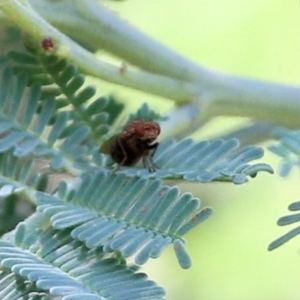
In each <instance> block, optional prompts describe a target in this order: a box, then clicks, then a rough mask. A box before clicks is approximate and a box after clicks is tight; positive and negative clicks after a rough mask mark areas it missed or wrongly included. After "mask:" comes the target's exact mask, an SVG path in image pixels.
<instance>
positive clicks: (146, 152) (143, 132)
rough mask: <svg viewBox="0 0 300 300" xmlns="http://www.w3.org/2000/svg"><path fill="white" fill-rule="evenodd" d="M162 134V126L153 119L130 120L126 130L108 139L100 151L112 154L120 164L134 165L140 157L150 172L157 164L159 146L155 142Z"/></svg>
mask: <svg viewBox="0 0 300 300" xmlns="http://www.w3.org/2000/svg"><path fill="white" fill-rule="evenodd" d="M159 134H160V126H159V125H158V124H157V123H156V122H153V121H146V120H142V119H138V120H133V121H131V122H129V123H128V124H127V126H126V128H125V130H124V131H123V132H122V133H120V134H117V135H115V136H113V137H112V138H110V139H109V140H108V141H106V142H105V143H104V144H103V145H102V146H101V148H100V152H102V153H104V154H110V155H111V157H112V159H113V160H114V161H115V162H116V163H117V164H119V165H120V166H132V165H134V164H136V163H137V162H138V161H139V160H140V159H142V160H143V164H144V167H145V168H147V169H148V170H149V172H154V171H155V169H157V166H156V165H155V163H154V162H153V155H154V153H155V151H156V149H157V147H158V142H155V140H156V138H157V136H158V135H159Z"/></svg>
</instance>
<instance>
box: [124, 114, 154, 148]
mask: <svg viewBox="0 0 300 300" xmlns="http://www.w3.org/2000/svg"><path fill="white" fill-rule="evenodd" d="M126 132H127V133H128V134H131V135H133V136H135V137H137V138H139V139H140V140H142V141H147V142H149V143H151V142H153V141H154V140H155V139H156V138H157V136H158V135H159V134H160V126H159V125H158V124H157V123H156V122H153V121H145V120H134V121H132V122H130V123H129V124H128V125H127V127H126Z"/></svg>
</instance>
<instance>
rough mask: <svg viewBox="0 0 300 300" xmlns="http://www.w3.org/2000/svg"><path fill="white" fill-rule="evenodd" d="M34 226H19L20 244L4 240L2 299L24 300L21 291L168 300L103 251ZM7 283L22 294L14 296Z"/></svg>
mask: <svg viewBox="0 0 300 300" xmlns="http://www.w3.org/2000/svg"><path fill="white" fill-rule="evenodd" d="M35 217H36V219H39V218H40V216H38V215H36V216H35ZM33 219H34V218H33ZM40 222H41V221H40ZM34 224H35V225H36V224H37V222H36V220H35V221H34V222H33V223H32V224H31V226H30V222H29V223H28V222H27V223H21V224H19V226H18V228H17V233H16V244H15V245H14V244H13V243H9V242H6V241H3V240H0V265H1V269H2V271H1V272H2V273H1V272H0V278H1V279H2V280H1V281H0V295H1V293H2V294H3V295H5V296H6V298H1V299H8V298H7V297H8V295H9V296H10V298H9V299H10V300H15V299H16V300H17V299H21V298H20V292H21V295H26V296H30V295H33V296H36V295H39V296H43V294H44V295H45V294H46V295H52V296H59V297H61V298H60V299H65V300H70V299H71V300H79V299H81V300H82V299H85V300H86V299H91V300H97V299H98V300H105V299H113V300H131V299H137V300H146V299H157V300H159V299H163V296H164V294H165V293H164V290H163V289H162V288H160V287H158V286H157V285H156V284H155V283H154V282H153V281H150V280H148V279H147V276H146V275H145V274H142V273H135V272H134V271H133V270H132V269H131V268H129V267H127V266H126V265H125V264H123V263H121V262H120V261H119V260H118V259H116V258H113V257H110V256H109V255H107V254H105V253H104V252H103V251H102V249H101V247H100V248H94V249H88V248H87V247H85V246H84V244H82V243H81V242H79V241H76V240H73V239H72V238H71V237H70V230H68V229H66V230H54V229H53V228H51V227H48V228H46V229H45V228H42V227H45V225H44V226H42V227H39V226H35V227H33V225H34ZM41 224H42V222H41ZM2 281H4V282H6V283H10V286H11V287H17V288H18V289H16V290H15V291H14V292H13V294H12V293H8V291H7V289H6V287H5V286H4V285H3V284H2ZM25 282H26V283H25ZM22 299H23V298H22ZM26 299H27V298H26ZM32 299H33V298H32ZM38 299H43V298H38ZM47 299H48V298H47Z"/></svg>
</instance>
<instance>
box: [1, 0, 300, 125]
mask: <svg viewBox="0 0 300 300" xmlns="http://www.w3.org/2000/svg"><path fill="white" fill-rule="evenodd" d="M22 3H23V4H21V2H20V1H17V0H5V1H4V0H0V9H1V10H2V11H3V12H4V14H5V15H6V17H7V18H9V19H10V20H11V21H13V22H15V23H16V24H17V25H18V26H19V27H20V28H22V29H23V30H24V31H25V32H27V33H28V34H30V35H31V36H33V37H34V38H35V39H36V40H38V41H40V43H41V42H42V40H43V39H44V38H47V37H51V38H52V39H53V41H54V43H55V49H54V53H55V54H56V55H57V56H60V57H68V59H69V60H71V61H72V62H74V63H75V64H77V65H78V66H79V67H80V68H81V69H82V70H83V71H84V72H85V73H87V74H90V75H92V76H96V77H100V78H102V79H104V80H106V81H110V82H114V83H117V84H121V85H124V86H129V87H132V88H135V89H139V90H142V91H144V92H147V93H152V94H156V95H160V96H163V97H166V98H170V99H173V100H175V101H176V103H177V104H187V103H190V102H191V101H193V100H196V101H197V103H198V105H199V106H200V113H201V114H202V116H204V117H205V118H210V117H214V116H219V115H227V116H245V117H250V118H254V119H257V120H265V121H270V122H275V123H279V124H281V125H285V126H289V127H296V126H300V118H299V111H300V89H299V88H298V87H294V86H287V85H282V84H277V83H272V82H264V81H260V80H255V79H247V78H241V77H236V76H232V75H226V74H221V73H217V72H214V71H211V70H208V69H205V68H203V67H202V66H199V65H197V64H196V63H194V62H192V61H190V60H188V59H186V58H184V57H182V56H180V55H179V54H176V53H174V52H173V51H171V50H170V49H168V48H167V47H165V46H163V45H161V44H160V43H159V42H157V41H155V40H153V39H152V38H151V37H149V36H147V35H146V34H144V33H142V32H140V31H139V30H138V29H136V28H135V27H133V26H132V25H130V24H128V23H127V22H125V21H123V20H121V19H120V18H119V17H118V16H117V15H116V14H114V13H112V12H111V11H109V10H108V9H107V8H105V7H104V6H103V5H102V4H100V3H99V2H98V1H96V0H89V1H87V0H82V1H78V0H76V1H75V0H74V1H70V0H65V1H55V2H53V1H46V0H44V1H36V0H31V3H32V4H33V6H34V7H35V8H36V9H37V10H38V11H39V13H40V14H41V15H43V16H44V17H45V19H43V18H42V17H41V16H40V15H39V14H37V13H36V12H35V11H34V10H33V9H31V8H29V7H28V6H27V5H24V1H23V2H22ZM58 9H59V10H58ZM57 11H59V12H60V13H59V14H57ZM46 19H47V20H49V21H50V22H51V23H53V24H55V25H56V26H57V27H58V28H61V29H62V30H65V31H66V32H67V33H71V31H72V35H73V36H74V34H75V35H76V37H75V38H76V39H77V40H81V42H82V41H83V39H84V42H86V43H87V44H89V45H91V43H92V44H93V46H94V49H95V48H102V49H104V50H107V51H109V52H110V53H112V54H115V55H118V56H120V57H121V58H122V59H125V60H126V61H127V62H130V63H132V64H135V65H137V66H139V67H140V68H142V69H144V70H146V71H142V70H137V69H133V68H132V67H129V66H126V65H125V67H117V66H114V65H112V64H109V63H107V62H104V61H101V60H100V59H98V58H96V57H95V56H94V55H93V54H92V53H90V52H88V51H87V50H85V49H84V48H83V47H81V46H79V45H78V44H77V43H75V42H74V41H72V40H71V39H70V38H68V37H67V36H65V35H63V34H62V33H61V32H59V31H58V30H57V29H55V28H54V27H53V26H51V25H50V24H49V23H47V21H46ZM150 72H152V73H150ZM186 122H189V121H188V120H187V121H186Z"/></svg>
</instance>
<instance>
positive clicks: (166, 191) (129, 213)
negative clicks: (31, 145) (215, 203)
mask: <svg viewBox="0 0 300 300" xmlns="http://www.w3.org/2000/svg"><path fill="white" fill-rule="evenodd" d="M37 198H38V204H39V206H38V211H40V212H41V213H43V214H44V215H46V216H47V217H49V218H50V222H51V224H52V226H53V228H55V229H65V228H72V231H71V236H72V237H73V238H75V239H77V240H80V241H82V242H84V243H85V245H86V246H87V247H88V248H94V247H100V246H103V250H104V251H106V252H112V251H119V252H121V254H122V255H123V256H124V257H129V256H131V255H135V262H136V263H137V264H143V263H145V262H146V261H147V260H148V258H149V257H152V258H157V257H158V256H160V254H161V253H162V251H163V250H164V249H165V247H166V246H168V245H169V244H171V243H173V245H174V250H175V252H176V255H177V258H178V261H179V263H180V265H181V266H182V267H183V268H188V267H190V265H191V261H190V258H189V256H188V254H187V253H186V250H185V248H184V244H183V243H184V240H183V239H182V236H183V235H184V234H185V233H187V232H188V231H190V230H191V229H192V228H193V227H195V226H196V225H198V224H199V223H201V222H203V221H204V220H205V219H207V218H208V217H209V216H210V215H211V213H212V209H211V208H204V209H199V207H200V201H199V199H197V198H194V197H193V196H192V195H191V194H183V195H181V196H180V194H179V189H178V188H177V187H173V188H170V187H168V186H163V185H162V184H161V181H160V180H154V181H149V180H148V179H145V178H138V177H133V178H130V179H128V178H127V177H126V176H125V175H124V174H119V175H116V174H113V173H106V172H103V171H100V172H98V173H96V174H84V176H83V178H82V183H81V184H80V186H79V187H78V188H77V189H73V190H70V191H68V189H67V186H66V185H65V184H61V185H60V187H59V189H58V195H57V196H54V195H48V194H44V193H38V194H37Z"/></svg>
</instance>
